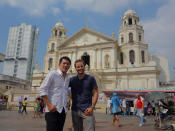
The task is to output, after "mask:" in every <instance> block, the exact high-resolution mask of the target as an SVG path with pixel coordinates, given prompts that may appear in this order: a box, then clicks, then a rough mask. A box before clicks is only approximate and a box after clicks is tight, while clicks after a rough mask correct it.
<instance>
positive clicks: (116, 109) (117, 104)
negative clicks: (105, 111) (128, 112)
mask: <svg viewBox="0 0 175 131" xmlns="http://www.w3.org/2000/svg"><path fill="white" fill-rule="evenodd" d="M119 107H120V108H121V109H122V105H121V103H120V101H119V99H118V97H117V93H113V97H112V99H111V108H112V113H113V115H114V116H113V121H112V125H113V126H114V124H115V121H117V126H118V127H120V126H121V125H120V120H119V117H118V113H119ZM122 110H123V109H122Z"/></svg>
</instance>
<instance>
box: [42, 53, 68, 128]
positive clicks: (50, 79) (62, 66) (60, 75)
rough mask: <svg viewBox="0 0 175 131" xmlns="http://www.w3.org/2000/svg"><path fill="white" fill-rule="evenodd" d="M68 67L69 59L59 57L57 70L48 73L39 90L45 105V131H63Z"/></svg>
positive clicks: (66, 101) (66, 100)
mask: <svg viewBox="0 0 175 131" xmlns="http://www.w3.org/2000/svg"><path fill="white" fill-rule="evenodd" d="M70 65H71V60H70V59H69V57H66V56H63V57H61V58H60V60H59V68H58V69H57V70H53V71H50V72H49V73H48V75H47V76H46V78H45V80H44V81H43V83H42V85H41V87H40V89H39V94H40V96H41V97H42V99H43V101H44V103H45V104H46V109H45V112H46V113H45V120H46V130H47V131H62V130H63V127H64V122H65V118H66V112H67V103H68V97H67V90H68V87H69V81H70V78H69V76H68V74H67V71H68V70H69V68H70Z"/></svg>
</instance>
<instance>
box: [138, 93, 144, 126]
mask: <svg viewBox="0 0 175 131" xmlns="http://www.w3.org/2000/svg"><path fill="white" fill-rule="evenodd" d="M143 108H144V99H143V98H142V97H141V96H140V95H137V100H136V109H137V116H138V117H139V119H140V124H139V126H140V127H141V126H143V124H144V114H143Z"/></svg>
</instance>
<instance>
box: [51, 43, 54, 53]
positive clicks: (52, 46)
mask: <svg viewBox="0 0 175 131" xmlns="http://www.w3.org/2000/svg"><path fill="white" fill-rule="evenodd" d="M54 49H55V43H52V45H51V51H54Z"/></svg>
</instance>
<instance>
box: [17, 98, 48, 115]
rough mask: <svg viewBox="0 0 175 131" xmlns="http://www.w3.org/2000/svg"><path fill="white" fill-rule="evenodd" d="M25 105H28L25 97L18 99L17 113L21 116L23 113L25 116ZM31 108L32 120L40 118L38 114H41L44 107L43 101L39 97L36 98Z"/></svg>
mask: <svg viewBox="0 0 175 131" xmlns="http://www.w3.org/2000/svg"><path fill="white" fill-rule="evenodd" d="M27 105H28V100H27V97H25V98H24V99H22V97H20V98H19V99H18V113H20V114H22V115H23V113H24V112H25V114H27ZM33 107H34V115H33V118H38V117H40V114H43V112H44V107H45V104H44V101H43V99H42V98H40V97H37V98H36V99H35V101H34V104H33Z"/></svg>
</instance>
